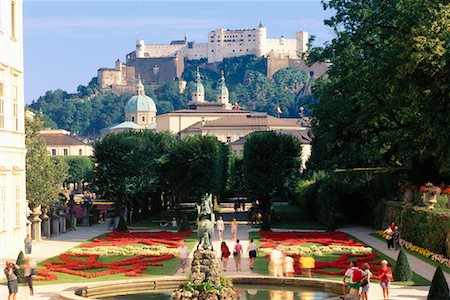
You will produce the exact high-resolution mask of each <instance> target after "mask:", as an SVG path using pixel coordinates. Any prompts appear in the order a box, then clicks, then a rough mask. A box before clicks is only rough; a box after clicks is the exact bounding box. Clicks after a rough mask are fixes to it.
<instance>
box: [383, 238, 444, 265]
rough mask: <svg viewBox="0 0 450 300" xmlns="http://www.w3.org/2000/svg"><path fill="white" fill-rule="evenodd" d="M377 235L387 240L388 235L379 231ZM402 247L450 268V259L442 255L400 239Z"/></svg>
mask: <svg viewBox="0 0 450 300" xmlns="http://www.w3.org/2000/svg"><path fill="white" fill-rule="evenodd" d="M376 234H377V235H379V236H381V237H383V238H386V234H385V233H384V232H383V231H382V230H378V231H377V232H376ZM400 245H401V246H402V247H405V248H406V249H408V250H411V251H413V252H416V253H419V254H420V255H423V256H425V257H428V258H430V259H432V260H434V261H437V262H439V263H441V264H443V265H444V266H447V267H450V259H448V258H447V257H445V256H444V255H442V254H436V253H434V252H432V251H430V250H428V249H425V248H422V247H419V246H416V245H414V244H413V243H410V242H408V241H405V240H403V239H400Z"/></svg>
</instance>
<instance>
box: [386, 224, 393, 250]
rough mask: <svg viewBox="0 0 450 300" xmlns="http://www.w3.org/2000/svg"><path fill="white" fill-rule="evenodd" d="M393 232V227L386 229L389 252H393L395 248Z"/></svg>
mask: <svg viewBox="0 0 450 300" xmlns="http://www.w3.org/2000/svg"><path fill="white" fill-rule="evenodd" d="M393 232H394V231H393V230H392V228H391V226H389V227H388V228H386V230H385V231H384V233H385V234H386V243H387V247H388V250H391V248H394V240H393V239H392V233H393Z"/></svg>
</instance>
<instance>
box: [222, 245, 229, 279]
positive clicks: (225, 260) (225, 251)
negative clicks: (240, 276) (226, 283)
mask: <svg viewBox="0 0 450 300" xmlns="http://www.w3.org/2000/svg"><path fill="white" fill-rule="evenodd" d="M220 252H221V255H220V257H221V259H222V266H223V270H224V271H225V272H226V271H227V265H228V258H229V257H230V248H228V246H227V243H225V241H223V242H222V244H220Z"/></svg>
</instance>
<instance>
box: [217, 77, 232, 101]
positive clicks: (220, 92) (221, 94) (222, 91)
mask: <svg viewBox="0 0 450 300" xmlns="http://www.w3.org/2000/svg"><path fill="white" fill-rule="evenodd" d="M221 75H222V76H221V78H220V81H219V85H218V87H217V103H220V104H222V105H223V106H224V108H225V109H231V108H232V105H231V104H230V101H229V93H228V88H227V86H226V84H225V77H224V75H223V71H222V72H221Z"/></svg>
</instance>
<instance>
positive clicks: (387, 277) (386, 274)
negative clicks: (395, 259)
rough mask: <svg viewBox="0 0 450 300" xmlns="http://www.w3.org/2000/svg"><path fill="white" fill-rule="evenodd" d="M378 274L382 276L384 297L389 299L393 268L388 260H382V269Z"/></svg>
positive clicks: (381, 283)
mask: <svg viewBox="0 0 450 300" xmlns="http://www.w3.org/2000/svg"><path fill="white" fill-rule="evenodd" d="M378 276H379V278H380V285H381V288H382V290H383V298H384V299H385V300H386V299H389V286H390V285H391V280H392V270H391V268H389V266H388V262H387V260H382V261H381V269H380V270H379V271H378Z"/></svg>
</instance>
